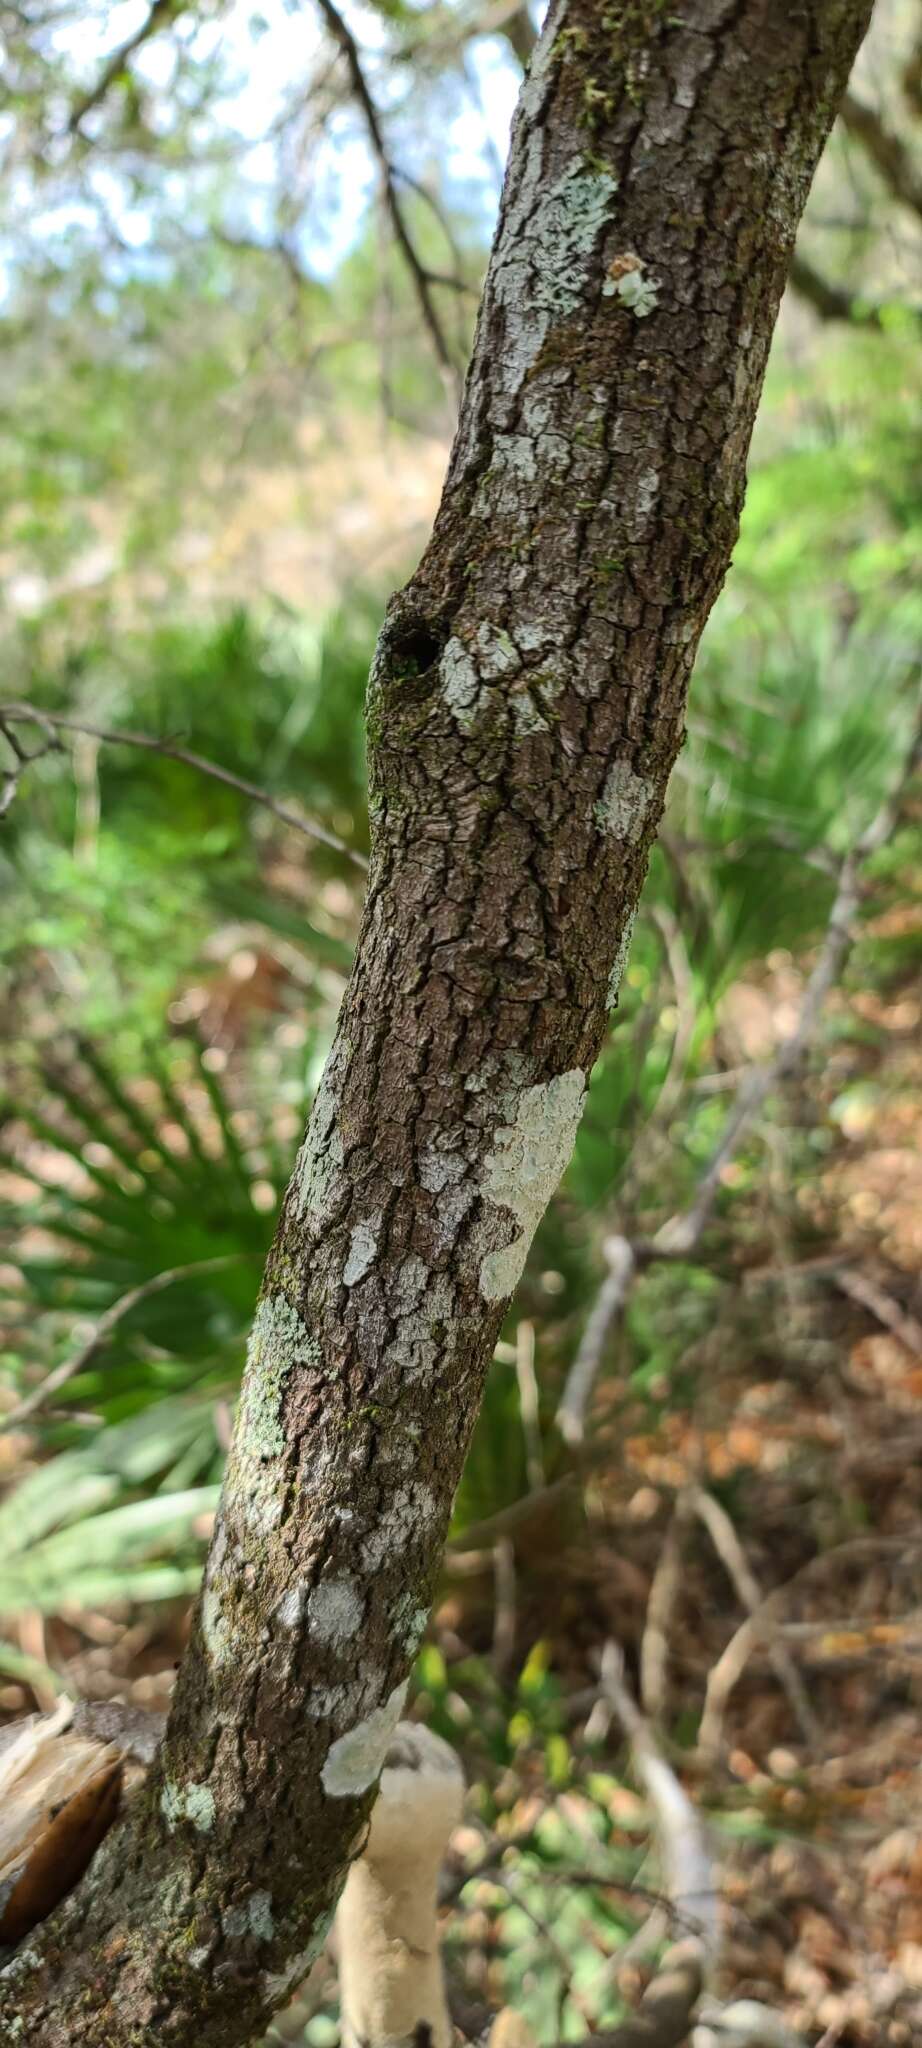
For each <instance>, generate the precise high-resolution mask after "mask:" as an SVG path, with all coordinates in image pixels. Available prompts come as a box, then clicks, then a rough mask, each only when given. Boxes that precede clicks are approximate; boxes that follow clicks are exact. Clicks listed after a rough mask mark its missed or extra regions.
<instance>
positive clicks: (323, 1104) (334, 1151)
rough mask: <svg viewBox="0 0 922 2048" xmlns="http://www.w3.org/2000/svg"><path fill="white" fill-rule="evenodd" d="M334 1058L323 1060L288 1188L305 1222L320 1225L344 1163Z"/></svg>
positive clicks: (332, 1054)
mask: <svg viewBox="0 0 922 2048" xmlns="http://www.w3.org/2000/svg"><path fill="white" fill-rule="evenodd" d="M334 1059H335V1054H334V1053H331V1055H330V1058H329V1059H328V1060H327V1063H326V1066H325V1067H324V1070H323V1073H322V1075H321V1077H320V1083H319V1086H318V1089H317V1093H316V1095H315V1097H314V1104H313V1108H312V1110H311V1116H310V1122H309V1124H308V1127H307V1133H306V1136H305V1139H304V1143H303V1145H302V1146H301V1150H300V1152H299V1153H298V1157H297V1160H296V1162H295V1170H294V1177H293V1180H292V1187H293V1189H294V1194H295V1200H296V1202H297V1205H298V1208H299V1210H300V1213H301V1216H302V1217H303V1219H304V1221H305V1222H309V1223H313V1224H315V1225H316V1224H321V1223H322V1222H323V1221H324V1219H325V1217H326V1215H327V1213H328V1211H329V1207H330V1200H331V1196H332V1194H333V1192H334V1190H335V1185H336V1180H337V1176H338V1174H339V1171H340V1169H341V1167H342V1165H343V1162H344V1159H345V1152H344V1148H343V1141H342V1138H341V1136H340V1133H339V1131H338V1130H337V1128H336V1114H337V1110H338V1108H339V1098H338V1092H337V1089H336V1085H335V1080H334V1073H333V1067H334Z"/></svg>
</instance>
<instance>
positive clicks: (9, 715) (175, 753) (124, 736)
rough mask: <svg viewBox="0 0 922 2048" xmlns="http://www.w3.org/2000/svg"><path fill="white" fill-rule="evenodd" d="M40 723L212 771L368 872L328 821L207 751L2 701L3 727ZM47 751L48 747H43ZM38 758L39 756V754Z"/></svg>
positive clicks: (0, 721)
mask: <svg viewBox="0 0 922 2048" xmlns="http://www.w3.org/2000/svg"><path fill="white" fill-rule="evenodd" d="M14 725H38V726H42V727H45V728H46V729H50V730H51V731H52V732H54V733H57V732H59V731H60V732H79V733H87V734H89V736H90V737H91V738H92V739H96V740H102V741H104V742H105V744H106V745H107V746H113V747H141V748H143V749H144V750H145V752H146V753H149V754H161V755H162V756H163V757H164V759H166V760H167V761H181V762H182V764H183V766H184V767H186V768H194V769H195V770H196V772H197V773H198V774H199V775H209V776H211V778H212V781H214V782H223V783H224V784H225V785H226V787H227V788H228V789H236V790H238V791H239V793H240V795H241V796H245V797H249V799H250V802H251V803H254V804H261V805H262V807H263V809H264V810H267V811H271V812H272V814H273V817H276V818H280V819H281V821H282V824H283V825H290V826H291V827H292V828H293V830H294V831H295V832H303V833H304V835H305V837H306V838H308V839H316V840H319V842H320V844H321V845H322V846H329V847H331V848H332V850H333V852H334V853H341V854H343V855H344V856H345V858H346V860H348V861H351V863H352V866H353V867H356V868H360V869H361V870H362V873H363V874H365V873H367V870H368V862H367V860H365V859H364V857H363V855H362V854H360V853H356V852H355V850H354V848H353V847H351V846H347V845H346V842H345V840H344V839H339V838H338V837H337V835H336V833H335V832H328V831H327V829H326V826H325V825H318V824H317V823H316V821H315V820H314V819H313V818H306V817H305V816H304V813H303V811H293V810H292V809H291V806H290V805H289V804H280V803H279V802H278V800H277V798H276V797H274V796H270V795H269V792H268V790H266V789H261V788H260V786H259V784H258V783H257V782H249V781H248V780H247V779H246V777H245V776H243V775H235V774H233V772H232V770H231V769H230V768H222V767H221V766H220V765H219V763H218V762H217V761H208V760H206V758H205V756H204V754H195V753H192V752H191V750H190V749H189V748H188V747H177V746H176V745H174V742H173V741H172V740H160V739H156V738H155V737H154V735H153V734H152V733H144V732H107V731H105V730H104V728H103V727H102V726H98V725H87V724H85V722H84V721H83V720H82V719H80V718H63V717H61V716H59V714H58V713H57V712H50V711H39V710H38V709H37V708H36V706H35V705H34V704H0V731H3V732H6V731H7V728H8V727H9V726H14ZM41 751H42V753H47V752H48V748H42V750H41ZM36 758H37V757H36Z"/></svg>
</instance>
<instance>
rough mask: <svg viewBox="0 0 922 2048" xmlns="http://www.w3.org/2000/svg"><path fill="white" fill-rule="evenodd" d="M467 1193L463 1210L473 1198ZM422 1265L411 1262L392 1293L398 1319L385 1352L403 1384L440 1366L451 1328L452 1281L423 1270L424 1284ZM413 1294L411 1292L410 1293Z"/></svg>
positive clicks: (396, 1279)
mask: <svg viewBox="0 0 922 2048" xmlns="http://www.w3.org/2000/svg"><path fill="white" fill-rule="evenodd" d="M457 1192H458V1194H459V1195H460V1194H461V1193H462V1192H463V1193H464V1200H463V1203H462V1205H461V1206H462V1209H463V1207H466V1206H467V1202H468V1201H469V1199H470V1197H469V1196H468V1195H467V1193H466V1191H461V1190H458V1191H457ZM420 1265H421V1261H417V1260H416V1259H408V1260H407V1261H406V1262H405V1267H406V1266H409V1267H410V1269H411V1270H410V1272H409V1274H408V1273H407V1272H406V1270H405V1267H402V1268H400V1269H399V1270H398V1272H397V1274H396V1275H395V1276H394V1279H393V1282H392V1285H391V1287H390V1289H389V1295H388V1300H389V1306H390V1308H391V1312H392V1314H393V1315H394V1316H395V1319H396V1321H395V1328H394V1334H393V1336H392V1337H391V1339H390V1341H389V1343H388V1346H387V1352H386V1364H387V1366H388V1368H389V1370H391V1371H393V1372H396V1374H397V1375H398V1377H399V1379H400V1380H402V1381H407V1380H417V1379H422V1378H424V1377H425V1376H426V1375H427V1374H428V1373H430V1372H432V1371H433V1369H434V1368H435V1367H436V1366H437V1365H438V1364H439V1363H440V1361H441V1360H442V1359H443V1358H444V1355H445V1346H446V1341H447V1332H448V1331H450V1329H451V1325H452V1315H453V1312H454V1307H455V1302H454V1293H453V1289H452V1284H451V1281H450V1280H449V1278H448V1276H447V1274H444V1273H435V1274H433V1275H431V1276H430V1274H429V1273H428V1270H427V1269H426V1268H423V1274H424V1278H423V1279H422V1280H421V1277H420V1273H419V1271H418V1267H419V1266H420ZM411 1290H412V1291H411Z"/></svg>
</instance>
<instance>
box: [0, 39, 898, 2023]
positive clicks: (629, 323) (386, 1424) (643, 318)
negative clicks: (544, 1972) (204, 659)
mask: <svg viewBox="0 0 922 2048" xmlns="http://www.w3.org/2000/svg"><path fill="white" fill-rule="evenodd" d="M869 11H870V9H869V5H868V0H800V4H799V5H798V6H796V7H793V6H791V4H790V0H731V4H729V5H722V4H719V0H687V4H686V6H685V7H684V8H683V10H682V14H681V17H680V16H679V15H677V14H673V13H672V12H671V11H670V10H669V8H668V7H667V6H665V5H664V4H661V0H626V4H623V5H616V4H614V0H613V4H612V5H611V6H610V7H606V6H605V5H599V4H598V0H554V4H553V5H552V7H551V12H550V17H549V20H548V23H547V26H546V29H545V32H544V34H543V36H542V38H541V41H540V43H539V45H538V47H537V49H536V52H535V56H534V59H533V63H532V69H531V73H530V76H529V79H528V80H527V82H526V85H525V87H524V90H523V96H522V101H521V105H520V110H519V113H518V116H517V120H516V125H515V129H514V134H513V141H512V148H511V155H510V165H509V171H508V176H507V180H506V189H505V194H504V199H503V205H502V210H501V217H500V222H499V226H498V229H497V236H496V241H495V244H494V250H493V255H492V258H491V263H490V270H489V274H488V278H487V284H486V288H485V292H484V298H483V303H482V307H481V312H480V318H479V321H478V328H477V335H476V338H475V344H474V350H473V356H472V362H471V367H470V370H469V374H468V379H467V384H466V389H465V397H464V402H463V406H462V412H461V419H460V423H459V429H458V435H457V439H456V443H455V447H454V450H453V454H452V459H451V464H450V467H449V472H448V477H447V480H446V485H445V491H444V496H443V500H442V505H441V507H440V511H439V515H438V518H437V521H436V525H435V528H434V531H433V535H432V539H431V541H430V543H429V546H428V548H427V550H426V552H425V555H424V556H423V559H422V561H421V563H420V566H419V568H418V570H417V572H416V574H415V576H414V577H413V578H412V579H411V581H410V583H409V584H408V586H407V588H406V589H405V590H404V591H402V592H400V593H399V594H398V595H397V596H396V597H395V598H394V599H393V600H392V603H391V605H390V607H389V609H388V615H387V618H386V621H385V624H384V628H383V630H382V634H381V638H380V642H379V646H378V651H377V654H376V658H375V663H374V667H373V671H372V677H371V681H370V685H369V701H368V725H369V751H370V775H371V799H372V811H373V818H374V845H373V854H372V865H371V874H370V878H369V887H368V894H367V899H366V903H365V908H364V913H363V918H362V927H361V932H360V937H359V943H358V948H357V954H356V960H355V965H354V969H353V973H352V977H351V980H350V984H349V989H348V992H347V995H346V999H345V1003H344V1007H343V1012H342V1015H341V1018H340V1022H339V1026H338V1030H337V1036H336V1040H335V1043H334V1047H333V1050H332V1053H331V1055H330V1059H329V1061H328V1064H327V1069H326V1073H325V1076H324V1080H323V1084H322V1086H321V1088H320V1090H319V1092H318V1098H317V1102H316V1104H315V1108H314V1112H313V1115H312V1118H311V1123H310V1126H309V1130H308V1134H307V1137H306V1139H305V1143H304V1146H303V1147H302V1150H301V1153H300V1155H299V1159H298V1163H297V1165H296V1168H295V1172H294V1175H293V1178H292V1182H291V1186H290V1188H289V1191H288V1195H287V1198H286V1203H285V1207H284V1212H283V1215H282V1220H281V1223H280V1226H279V1231H278V1235H277V1237H276V1240H275V1244H274V1246H273V1249H272V1252H271V1254H270V1258H269V1262H268V1266H267V1272H266V1278H265V1284H264V1289H263V1294H262V1299H261V1304H260V1310H259V1315H258V1318H257V1324H256V1328H255V1331H254V1341H253V1345H252V1348H251V1358H250V1365H249V1367H248V1372H247V1378H246V1382H245V1390H244V1395H243V1399H242V1401H241V1405H240V1412H239V1416H238V1420H237V1425H236V1429H235V1436H234V1443H233V1446H232V1450H231V1453H230V1457H229V1460H228V1470H227V1475H226V1479H225V1485H224V1489H223V1494H222V1502H221V1508H220V1512H219V1516H218V1520H217V1524H216V1528H215V1534H214V1539H213V1542H212V1546H211V1551H210V1554H209V1559H208V1563H207V1567H206V1573H205V1581H204V1585H203V1591H202V1598H201V1601H200V1604H199V1609H198V1614H197V1619H196V1625H195V1629H194V1632H193V1637H192V1641H191V1644H190V1647H189V1650H188V1652H187V1654H186V1657H185V1658H184V1661H183V1666H182V1671H181V1673H180V1678H179V1681H178V1685H177V1691H176V1698H175V1702H174V1707H173V1712H172V1716H171V1721H170V1727H169V1733H168V1737H167V1741H166V1743H165V1745H164V1750H163V1753H162V1755H161V1757H160V1759H159V1762H158V1765H157V1766H156V1767H155V1769H154V1770H153V1771H152V1773H151V1775H150V1779H149V1782H148V1784H147V1785H146V1787H145V1789H144V1791H143V1793H142V1794H141V1795H140V1796H139V1799H138V1803H137V1804H136V1806H135V1807H134V1808H133V1810H132V1812H131V1813H130V1815H129V1817H128V1818H127V1820H126V1822H125V1824H124V1825H123V1826H122V1827H121V1828H120V1829H118V1830H117V1831H116V1832H115V1833H114V1835H113V1836H112V1837H111V1838H110V1840H109V1841H108V1842H107V1843H106V1844H105V1845H104V1847H103V1850H102V1851H101V1852H100V1854H99V1856H98V1857H97V1859H96V1862H95V1864H94V1865H93V1868H92V1869H91V1871H90V1873H89V1876H88V1878H87V1879H86V1880H85V1881H84V1883H83V1885H82V1886H81V1887H80V1889H79V1891H78V1892H77V1893H76V1894H75V1895H74V1897H73V1898H72V1899H71V1900H70V1901H68V1902H67V1903H66V1904H65V1906H64V1907H63V1908H62V1909H61V1910H60V1911H59V1913H58V1914H57V1915H56V1916H55V1918H54V1919H53V1920H52V1921H51V1922H49V1923H48V1925H47V1926H46V1927H45V1928H43V1929H41V1930H39V1931H38V1933H37V1934H36V1935H34V1936H33V1937H31V1939H30V1941H29V1942H28V1944H27V1945H26V1947H25V1949H24V1950H23V1951H22V1952H20V1953H19V1954H17V1955H16V1956H15V1957H14V1958H13V1959H12V1961H11V1962H10V1963H9V1964H8V1965H7V1966H6V1969H5V1970H0V2042H3V2043H4V2048H5V2042H6V2041H7V2040H9V2041H10V2042H14V2041H16V2040H17V2039H20V2038H21V2039H28V2040H29V2041H30V2042H32V2041H35V2042H37V2043H41V2044H42V2048H103V2044H105V2048H135V2044H139V2043H149V2042H159V2041H162V2042H163V2043H165V2044H172V2048H187V2044H189V2048H191V2044H192V2043H194V2044H195V2048H210V2044H218V2043H220V2044H221V2048H233V2044H234V2043H235V2042H247V2041H249V2040H251V2039H252V2038H254V2037H255V2036H257V2035H258V2032H259V2029H260V2026H261V2025H262V2024H263V2023H264V2021H265V2020H266V2018H267V2017H268V2014H269V2012H270V2010H271V2008H272V2006H273V2004H274V2003H277V2002H278V2001H279V1999H280V1998H281V1997H282V1996H283V1995H284V1987H285V1984H286V1983H287V1982H288V1981H291V1980H292V1972H293V1971H295V1972H296V1971H297V1970H298V1969H302V1970H303V1969H306V1967H307V1961H306V1960H305V1959H307V1960H309V1958H310V1953H311V1951H312V1949H313V1950H316V1947H317V1945H318V1944H319V1942H320V1941H322V1939H323V1930H324V1929H325V1927H326V1924H327V1921H328V1917H329V1913H330V1910H331V1907H332V1905H333V1903H334V1902H335V1898H336V1895H337V1893H338V1890H339V1888H340V1886H341V1884H342V1882H343V1879H344V1876H345V1872H346V1869H347V1867H348V1863H349V1860H350V1857H351V1856H353V1855H354V1854H355V1852H356V1849H357V1847H358V1846H359V1844H360V1842H361V1840H362V1837H363V1831H364V1827H365V1823H366V1819H367V1814H368V1810H369V1806H370V1802H371V1797H372V1790H373V1784H374V1779H375V1775H376V1768H377V1767H378V1766H379V1765H380V1762H381V1761H383V1755H384V1749H385V1747H386V1743H387V1739H388V1734H389V1731H390V1729H391V1728H392V1726H393V1724H394V1721H395V1720H396V1717H397V1715H398V1713H399V1711H400V1702H401V1699H402V1690H403V1686H404V1682H405V1680H406V1676H407V1672H408V1669H409V1666H410V1663H411V1660H412V1657H413V1654H414V1651H415V1649H416V1647H417V1644H418V1641H419V1638H420V1634H421V1631H422V1628H423V1626H424V1623H425V1617H426V1613H427V1609H428V1605H429V1600H430V1596H431V1591H432V1585H433V1580H434V1575H435V1572H436V1569H437V1564H438V1559H439V1555H440V1550H441V1546H442V1542H443V1540H444V1534H445V1530H446V1527H447V1522H448V1517H449V1514H450V1510H451V1503H452V1498H453V1495H454V1491H455V1487H456V1484H457V1480H458V1477H459V1475H460V1471H461V1466H462V1463H463V1458H464V1454H465V1450H466V1446H467V1442H468V1439H469V1436H470V1431H471V1428H472V1426H473V1422H474V1419H475V1416H476V1413H477V1407H478V1403H479V1398H480V1393H481V1390H482V1385H483V1380H484V1376H485V1373H486V1370H487V1367H488V1364H489V1360H490V1357H491V1354H492V1350H493V1346H494V1343H495V1340H496V1336H497V1333H498V1330H499V1326H500V1323H501V1320H502V1316H503V1313H504V1309H505V1306H506V1303H507V1301H508V1297H509V1295H510V1294H511V1292H512V1289H513V1287H514V1286H515V1283H516V1280H517V1278H518V1274H519V1272H520V1270H521V1266H522V1262H523V1259H524V1257H525V1256H526V1254H527V1250H528V1245H529V1243H530V1240H531V1235H532V1232H533V1230H534V1227H535V1225H536V1223H537V1221H538V1218H539V1216H540V1213H541V1210H542V1208H543V1206H544V1205H545V1203H546V1201H547V1199H548V1197H549V1195H550V1193H551V1191H552V1187H553V1183H554V1180H555V1178H556V1177H557V1176H558V1175H559V1172H560V1170H561V1168H562V1165H563V1164H564V1162H565V1158H566V1155H567V1152H568V1149H569V1146H570V1145H571V1144H572V1140H573V1136H574V1135H575V1129H576V1124H577V1121H578V1116H579V1111H580V1106H581V1102H582V1098H583V1090H584V1086H585V1083H586V1081H587V1079H588V1076H589V1073H590V1071H591V1068H592V1064H593V1061H594V1059H595V1056H596V1053H597V1051H598V1047H599V1044H600V1042H601V1038H602V1034H603V1032H604V1030H605V1028H606V1019H607V1014H608V1010H609V1008H610V1005H611V1002H612V1000H613V994H614V981H615V980H616V977H617V973H618V971H619V965H618V963H619V961H621V962H622V963H623V956H624V953H625V950H626V942H627V934H628V930H629V924H630V919H631V916H632V914H633V911H634V907H635V904H636V901H637V897H638V894H639V891H640V887H641V884H642V880H643V876H644V872H645V868H646V862H647V856H648V850H649V847H650V844H651V841H652V838H653V835H654V833H655V831H656V827H657V824H658V820H659V816H660V812H661V809H662V804H663V800H664V795H665V789H666V782H667V779H668V775H669V771H670V769H671V766H672V763H673V760H674V758H675V755H676V752H677V750H678V747H679V745H680V743H681V738H682V732H683V719H684V705H685V696H686V690H687V684H688V677H689V673H690V670H691V666H692V662H693V660H694V655H695V651H696V648H697V644H698V639H699V636H700V633H701V630H702V628H703V625H704V622H705V619H706V618H707V615H708V612H709V610H710V608H711V605H712V604H713V601H714V598H715V597H716V595H717V592H718V590H719V588H720V585H721V582H722V580H723V576H724V574H725V571H726V566H727V562H728V559H729V553H730V549H731V547H732V544H733V541H734V539H735V535H736V530H737V523H738V518H739V511H740V506H741V502H742V494H743V487H744V472H745V460H746V453H747V449H748V443H749V436H750V431H751V427H752V422H753V417H754V413H755V408H756V404H757V400H758V395H759V391H760V388H761V382H762V375H763V372H764V367H765V361H766V358H767V353H768V347H769V342H770V338H771V333H772V328H773V325H774V320H775V315H776V312H777V306H778V302H779V299H780V294H781V290H782V286H783V282H784V277H785V272H786V268H787V264H788V261H789V257H790V252H791V249H792V247H793V241H794V235H795V232H796V227H797V223H798V220H799V218H800V213H801V211H802V208H803V204H804V201H805V198H806V194H807V190H808V188H809V183H810V179H811V177H812V173H813V170H814V167H815V164H816V160H817V157H818V155H819V151H820V149H821V147H822V144H823V141H824V139H825V136H826V134H827V132H828V129H829V126H830V124H831V120H832V117H833V114H834V111H835V106H836V103H837V100H838V98H839V96H840V94H841V92H842V89H843V87H844V84H845V81H846V78H847V75H848V70H849V67H850V64H851V60H852V57H853V55H854V51H855V49H856V47H857V44H858V42H859V41H860V37H861V34H862V32H863V29H864V27H865V26H866V21H867V16H868V13H869ZM4 2030H5V2031H4Z"/></svg>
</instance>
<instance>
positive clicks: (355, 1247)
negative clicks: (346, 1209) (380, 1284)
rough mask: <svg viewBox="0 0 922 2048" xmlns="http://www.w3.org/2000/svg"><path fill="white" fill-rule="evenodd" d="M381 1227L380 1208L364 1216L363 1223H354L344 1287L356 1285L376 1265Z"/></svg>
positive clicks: (344, 1274)
mask: <svg viewBox="0 0 922 2048" xmlns="http://www.w3.org/2000/svg"><path fill="white" fill-rule="evenodd" d="M380 1228H381V1212H380V1210H376V1212H375V1214H374V1215H373V1216H365V1217H363V1219H362V1222H361V1223H356V1224H355V1225H354V1227H353V1230H352V1232H351V1234H350V1238H349V1256H348V1258H347V1260H346V1264H345V1268H344V1270H343V1285H344V1287H355V1286H356V1284H357V1282H358V1281H359V1280H363V1279H364V1277H365V1274H366V1273H367V1272H368V1270H369V1268H370V1267H371V1266H373V1265H374V1262H375V1255H376V1253H377V1250H378V1231H379V1230H380Z"/></svg>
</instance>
